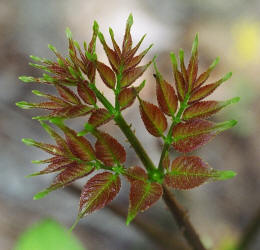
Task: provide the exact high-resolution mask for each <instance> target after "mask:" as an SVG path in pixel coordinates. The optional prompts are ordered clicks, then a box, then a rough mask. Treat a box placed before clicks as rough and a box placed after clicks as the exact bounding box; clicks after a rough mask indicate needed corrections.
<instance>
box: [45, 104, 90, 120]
mask: <svg viewBox="0 0 260 250" xmlns="http://www.w3.org/2000/svg"><path fill="white" fill-rule="evenodd" d="M92 110H93V108H92V107H89V106H86V105H83V104H79V105H73V106H69V107H65V108H61V109H58V110H54V111H53V112H52V113H51V114H50V115H49V116H47V117H46V120H48V119H51V118H53V117H60V118H66V119H69V118H76V117H79V116H84V115H87V114H88V113H90V112H91V111H92Z"/></svg>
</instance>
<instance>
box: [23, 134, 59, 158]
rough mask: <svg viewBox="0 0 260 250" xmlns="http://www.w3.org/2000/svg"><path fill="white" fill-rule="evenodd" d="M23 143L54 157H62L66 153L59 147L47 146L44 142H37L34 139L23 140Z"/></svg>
mask: <svg viewBox="0 0 260 250" xmlns="http://www.w3.org/2000/svg"><path fill="white" fill-rule="evenodd" d="M22 142H23V143H24V144H26V145H27V146H34V147H37V148H40V149H42V150H43V151H45V152H47V153H49V154H52V155H57V156H62V155H64V151H62V150H61V149H60V148H59V147H57V146H54V145H51V144H47V143H42V142H37V141H35V140H32V139H28V138H24V139H22Z"/></svg>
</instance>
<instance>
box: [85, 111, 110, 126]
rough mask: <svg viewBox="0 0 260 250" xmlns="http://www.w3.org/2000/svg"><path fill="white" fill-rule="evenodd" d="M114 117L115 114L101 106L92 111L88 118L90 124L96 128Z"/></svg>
mask: <svg viewBox="0 0 260 250" xmlns="http://www.w3.org/2000/svg"><path fill="white" fill-rule="evenodd" d="M112 119H113V115H111V114H110V113H109V112H108V111H107V110H106V109H103V108H100V109H97V110H95V111H93V112H92V114H91V116H90V117H89V119H88V124H91V125H92V126H93V127H94V128H97V127H99V126H101V125H103V124H105V123H107V122H109V121H110V120H112Z"/></svg>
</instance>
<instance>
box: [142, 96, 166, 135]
mask: <svg viewBox="0 0 260 250" xmlns="http://www.w3.org/2000/svg"><path fill="white" fill-rule="evenodd" d="M140 114H141V117H142V120H143V122H144V125H145V127H146V129H147V130H148V132H149V133H151V134H152V135H153V136H156V137H160V136H162V135H163V132H164V131H165V130H166V128H167V120H166V118H165V116H164V114H163V112H162V111H161V110H160V109H159V108H158V107H157V106H155V105H153V104H151V103H149V102H145V101H142V100H140Z"/></svg>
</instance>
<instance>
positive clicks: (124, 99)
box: [118, 87, 137, 109]
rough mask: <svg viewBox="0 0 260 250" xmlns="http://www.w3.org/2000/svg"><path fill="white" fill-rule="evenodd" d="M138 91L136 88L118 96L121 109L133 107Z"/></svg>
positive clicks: (128, 89) (126, 90) (122, 92)
mask: <svg viewBox="0 0 260 250" xmlns="http://www.w3.org/2000/svg"><path fill="white" fill-rule="evenodd" d="M136 95H137V90H136V89H135V88H134V87H131V88H125V89H123V90H122V91H121V92H120V93H119V95H118V102H119V105H120V108H121V109H125V108H127V107H129V106H131V105H132V104H133V103H134V101H135V98H136Z"/></svg>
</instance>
